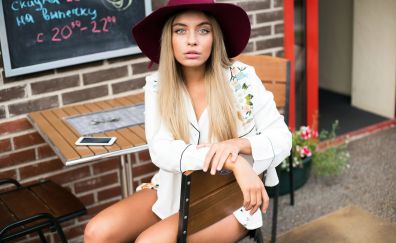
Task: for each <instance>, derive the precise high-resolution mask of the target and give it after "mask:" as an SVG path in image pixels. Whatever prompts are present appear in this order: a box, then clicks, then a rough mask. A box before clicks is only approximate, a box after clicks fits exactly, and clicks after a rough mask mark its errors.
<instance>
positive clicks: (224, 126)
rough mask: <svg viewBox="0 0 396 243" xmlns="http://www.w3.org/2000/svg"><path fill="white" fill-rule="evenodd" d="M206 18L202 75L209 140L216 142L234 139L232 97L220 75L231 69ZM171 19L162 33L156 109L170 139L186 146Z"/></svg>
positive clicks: (214, 24)
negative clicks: (208, 36) (208, 34)
mask: <svg viewBox="0 0 396 243" xmlns="http://www.w3.org/2000/svg"><path fill="white" fill-rule="evenodd" d="M206 16H207V17H208V19H209V21H210V23H211V25H212V30H213V45H212V52H211V55H210V57H209V59H208V60H207V62H206V71H205V87H206V94H207V97H206V98H207V102H208V112H209V140H210V141H211V142H216V141H224V140H227V139H231V138H236V137H237V128H236V119H237V113H236V107H235V98H234V94H233V91H232V90H231V88H230V86H229V84H228V81H227V79H226V76H225V72H224V69H225V68H228V67H229V66H230V65H231V60H230V59H229V58H228V56H227V52H226V49H225V45H224V39H223V34H222V32H221V29H220V26H219V24H218V23H217V21H216V19H215V18H213V17H212V16H209V15H207V14H206ZM175 18H176V15H175V16H173V17H171V18H169V19H168V21H167V22H166V23H165V25H164V28H163V30H162V39H161V55H160V62H159V79H160V82H159V95H158V105H159V111H160V115H161V118H162V120H163V121H164V122H165V124H166V125H167V127H168V128H169V130H170V131H171V133H172V135H173V136H174V138H175V139H181V140H184V142H186V143H189V140H190V139H189V131H190V125H189V122H188V118H187V113H186V110H185V104H184V95H186V94H188V91H187V88H186V85H185V82H184V81H183V76H182V72H181V67H180V64H179V63H178V62H177V61H176V59H175V57H174V55H173V48H172V24H173V21H174V20H175Z"/></svg>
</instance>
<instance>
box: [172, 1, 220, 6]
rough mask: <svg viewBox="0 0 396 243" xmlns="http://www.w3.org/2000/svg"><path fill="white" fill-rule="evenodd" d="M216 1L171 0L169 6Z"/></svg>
mask: <svg viewBox="0 0 396 243" xmlns="http://www.w3.org/2000/svg"><path fill="white" fill-rule="evenodd" d="M201 3H214V0H169V2H168V4H167V6H177V5H184V4H201Z"/></svg>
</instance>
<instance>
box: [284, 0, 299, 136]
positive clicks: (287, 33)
mask: <svg viewBox="0 0 396 243" xmlns="http://www.w3.org/2000/svg"><path fill="white" fill-rule="evenodd" d="M283 21H284V39H283V48H284V53H285V54H284V57H285V58H287V59H289V60H290V90H291V91H292V92H290V97H289V121H288V125H289V128H290V129H292V130H293V131H294V128H295V124H296V108H295V107H296V106H295V91H294V90H295V68H294V67H295V58H294V0H284V1H283Z"/></svg>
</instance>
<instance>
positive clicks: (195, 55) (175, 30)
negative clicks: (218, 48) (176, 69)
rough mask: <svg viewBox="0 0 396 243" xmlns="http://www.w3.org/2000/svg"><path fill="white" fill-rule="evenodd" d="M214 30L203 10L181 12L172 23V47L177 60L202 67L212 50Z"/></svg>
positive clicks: (185, 64) (182, 63)
mask: <svg viewBox="0 0 396 243" xmlns="http://www.w3.org/2000/svg"><path fill="white" fill-rule="evenodd" d="M212 44H213V32H212V26H211V24H210V22H209V19H208V18H207V17H206V15H205V14H204V13H202V12H198V11H188V12H184V13H181V14H179V15H178V16H177V17H176V18H175V20H174V21H173V24H172V47H173V54H174V56H175V58H176V60H177V61H178V62H179V63H180V64H181V65H182V66H184V67H201V66H202V65H204V64H205V62H206V60H208V58H209V56H210V53H211V51H212Z"/></svg>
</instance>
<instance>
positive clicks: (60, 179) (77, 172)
mask: <svg viewBox="0 0 396 243" xmlns="http://www.w3.org/2000/svg"><path fill="white" fill-rule="evenodd" d="M90 175H91V173H90V171H89V167H88V166H84V167H80V168H77V169H74V170H65V171H62V172H61V173H59V174H56V175H53V176H50V177H49V178H50V179H51V180H53V181H54V182H56V183H58V184H61V185H63V184H66V183H69V182H71V181H76V180H79V179H81V178H86V177H88V176H90Z"/></svg>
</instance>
